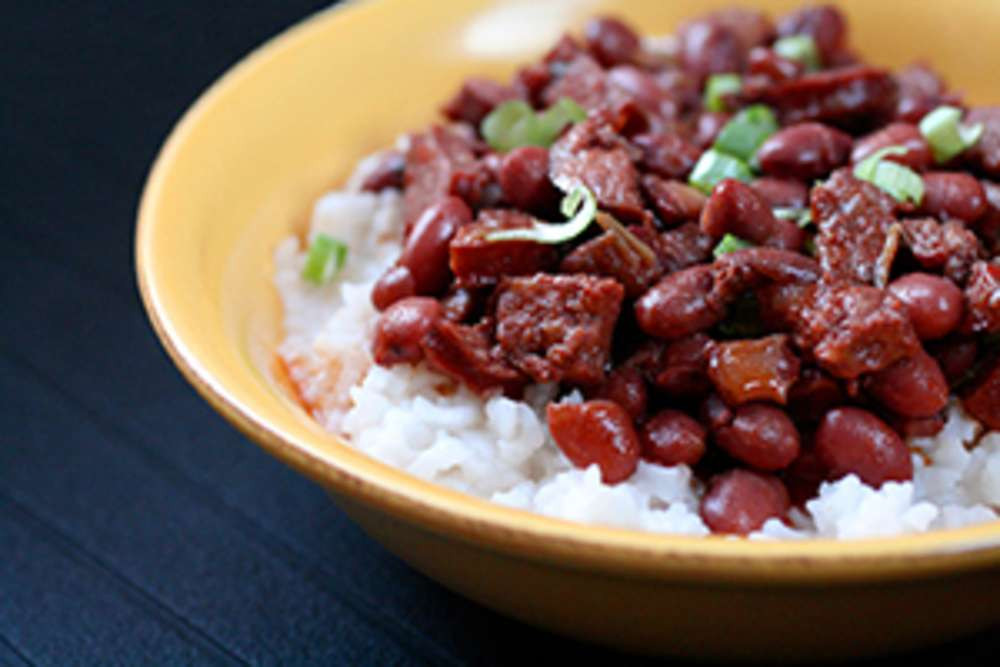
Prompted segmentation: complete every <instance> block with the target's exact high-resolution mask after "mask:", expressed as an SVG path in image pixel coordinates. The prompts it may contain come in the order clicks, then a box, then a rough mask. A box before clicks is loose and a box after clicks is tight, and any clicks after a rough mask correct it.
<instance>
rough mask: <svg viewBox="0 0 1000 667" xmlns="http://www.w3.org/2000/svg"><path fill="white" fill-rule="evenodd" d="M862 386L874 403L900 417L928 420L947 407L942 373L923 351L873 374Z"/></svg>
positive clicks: (945, 388) (930, 357)
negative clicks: (873, 398)
mask: <svg viewBox="0 0 1000 667" xmlns="http://www.w3.org/2000/svg"><path fill="white" fill-rule="evenodd" d="M865 387H866V388H867V389H868V393H870V394H871V395H872V396H873V397H875V400H877V401H878V402H879V403H881V404H882V405H884V406H885V407H887V408H889V409H890V410H892V411H893V412H895V413H896V414H898V415H902V416H903V417H930V416H932V415H934V414H937V413H938V412H940V411H941V410H943V409H944V407H945V406H946V405H947V404H948V382H947V381H946V380H945V377H944V373H942V372H941V367H940V366H938V364H937V362H936V361H934V358H933V357H932V356H930V355H929V354H927V353H926V352H924V351H923V350H921V351H920V352H918V353H917V354H914V355H913V356H912V357H908V358H906V359H900V360H899V361H897V362H896V363H894V364H893V365H892V366H889V367H888V368H886V369H883V370H881V371H879V372H877V373H873V374H872V375H871V376H869V377H868V378H867V382H866V383H865Z"/></svg>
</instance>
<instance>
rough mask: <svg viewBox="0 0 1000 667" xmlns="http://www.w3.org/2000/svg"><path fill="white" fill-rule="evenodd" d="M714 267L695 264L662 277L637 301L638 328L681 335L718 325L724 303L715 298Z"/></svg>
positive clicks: (656, 333)
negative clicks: (713, 297) (713, 293)
mask: <svg viewBox="0 0 1000 667" xmlns="http://www.w3.org/2000/svg"><path fill="white" fill-rule="evenodd" d="M713 285H714V281H713V278H712V267H711V266H708V265H703V264H701V265H698V266H693V267H691V268H689V269H684V270H683V271H677V272H675V273H671V274H669V275H667V276H665V277H664V278H662V279H660V281H659V282H658V283H656V284H655V285H653V286H652V287H650V288H649V290H647V291H646V293H645V294H643V295H642V296H641V297H639V299H638V300H637V301H636V302H635V316H636V320H637V321H638V323H639V328H641V329H642V330H643V331H644V332H646V333H648V334H649V335H651V336H656V337H657V338H666V339H671V338H681V337H683V336H687V335H688V334H693V333H695V332H698V331H702V330H704V329H708V328H709V327H711V326H713V325H715V324H716V323H717V322H719V321H720V320H721V319H722V317H723V316H724V315H725V314H726V309H725V305H724V304H722V303H718V302H717V301H715V300H713V299H712V287H713Z"/></svg>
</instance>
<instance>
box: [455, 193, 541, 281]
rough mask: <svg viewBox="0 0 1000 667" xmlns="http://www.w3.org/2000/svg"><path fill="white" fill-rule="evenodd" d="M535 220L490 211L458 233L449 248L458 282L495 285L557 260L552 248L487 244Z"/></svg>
mask: <svg viewBox="0 0 1000 667" xmlns="http://www.w3.org/2000/svg"><path fill="white" fill-rule="evenodd" d="M532 222H533V219H532V217H531V216H529V215H527V214H525V213H519V212H518V211H513V210H507V209H487V210H484V211H482V212H481V213H480V214H479V217H477V218H476V220H475V222H473V223H472V224H468V225H465V226H464V227H462V228H460V229H459V230H458V233H457V234H456V235H455V238H454V239H452V241H451V245H450V246H449V265H450V266H451V270H452V273H454V274H455V279H456V280H457V281H458V283H459V284H461V285H463V286H466V287H481V286H486V285H495V284H496V283H498V282H499V281H500V279H501V278H503V277H504V276H522V275H529V274H532V273H537V272H538V271H541V270H544V269H545V268H547V267H549V266H551V265H552V264H553V263H554V262H555V261H556V250H555V248H554V247H553V246H551V245H545V244H542V243H535V242H533V241H487V240H486V237H487V236H488V235H489V234H490V233H492V232H496V231H500V230H505V229H524V228H527V227H530V226H531V225H532Z"/></svg>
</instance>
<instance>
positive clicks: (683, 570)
mask: <svg viewBox="0 0 1000 667" xmlns="http://www.w3.org/2000/svg"><path fill="white" fill-rule="evenodd" d="M393 3H400V4H401V2H400V0H378V1H374V2H366V3H360V2H347V3H344V4H342V5H338V6H335V7H331V8H327V9H324V10H320V11H319V12H317V13H315V14H313V15H311V16H308V17H306V18H304V19H303V20H301V21H300V22H298V23H296V24H294V25H292V26H291V27H289V28H287V29H285V30H284V31H282V32H281V33H279V34H278V35H276V36H274V37H272V38H271V39H269V40H267V41H266V42H264V43H263V44H262V45H260V46H258V47H257V48H256V49H254V50H253V51H252V52H250V53H249V54H248V55H247V56H245V57H244V58H242V59H241V60H240V61H238V62H237V63H236V64H235V65H233V66H232V67H230V68H229V69H228V70H227V71H226V72H225V73H224V74H223V75H222V76H221V77H219V78H218V79H217V80H215V81H214V82H213V83H212V84H211V85H210V86H209V87H208V88H207V89H206V90H205V91H204V92H202V93H201V95H200V96H199V97H198V98H197V100H196V101H195V102H194V103H193V104H192V105H191V106H190V107H189V108H188V109H187V110H186V111H185V113H184V114H183V115H182V117H181V118H180V119H179V120H178V121H177V123H176V124H175V126H174V127H173V128H172V130H171V132H170V134H169V136H168V138H167V139H166V141H165V142H164V144H163V146H162V147H161V149H160V151H159V153H158V155H157V156H156V159H155V161H154V162H153V165H152V167H151V169H150V172H149V175H148V177H147V180H146V184H145V186H144V189H143V192H142V195H141V199H140V202H139V208H138V215H137V225H136V235H135V245H134V253H135V270H136V276H137V282H138V288H139V292H140V295H141V299H142V303H143V306H144V308H145V310H146V313H147V316H148V317H149V319H150V322H151V324H152V326H153V329H154V331H155V333H156V335H157V337H158V338H159V340H160V342H161V344H162V345H163V346H164V348H165V349H166V351H167V353H168V354H169V356H170V358H171V360H172V361H173V363H174V364H175V365H176V366H177V368H178V369H179V370H180V371H181V373H182V374H183V376H184V377H185V379H186V380H187V381H188V382H190V383H191V385H192V386H193V387H194V388H195V390H196V391H197V392H198V393H199V394H200V395H201V396H202V397H203V398H204V399H205V400H207V401H208V403H209V404H210V405H212V407H213V408H214V409H215V410H217V411H218V412H219V413H220V414H221V415H222V416H223V417H225V418H226V419H227V420H228V421H229V422H230V423H231V424H233V425H234V426H235V427H236V428H237V429H238V430H239V431H241V432H242V433H243V434H244V435H246V436H247V437H249V438H250V439H251V440H252V441H254V443H256V444H259V445H260V446H262V447H263V448H264V449H265V450H267V451H268V452H270V453H271V454H272V455H274V456H276V457H277V458H278V459H280V460H282V461H284V462H285V463H286V464H289V465H291V466H292V467H294V468H296V469H298V470H299V471H300V472H302V473H304V474H306V475H307V476H308V477H310V478H312V479H313V480H315V481H317V482H320V483H321V484H323V485H326V486H327V487H332V489H333V490H334V491H335V493H337V494H343V495H346V496H350V497H352V498H353V499H356V500H357V501H360V502H361V503H362V504H364V505H367V506H371V507H373V508H376V509H378V510H380V511H382V512H385V513H387V514H389V515H391V516H392V517H394V518H396V519H398V520H402V521H405V522H408V523H411V524H414V525H416V526H419V527H420V528H422V529H424V530H427V531H429V532H431V533H433V534H436V535H438V536H446V537H450V538H457V539H460V540H463V541H465V542H466V543H469V544H473V545H479V546H481V547H484V548H488V549H490V550H492V551H496V552H500V553H503V554H506V555H508V556H513V557H517V558H526V559H530V560H534V561H542V562H547V563H550V564H553V565H557V566H560V567H568V568H585V569H588V570H596V571H600V572H603V573H606V574H610V575H616V576H623V577H643V578H654V579H666V580H679V579H684V580H689V579H690V578H692V577H697V578H698V579H697V581H699V582H705V583H707V582H712V583H717V584H723V583H727V582H728V583H744V584H745V583H767V584H769V585H770V584H782V583H785V584H812V585H820V584H826V585H828V584H834V583H843V584H860V583H864V582H873V581H888V580H909V579H917V578H928V577H939V576H947V575H954V574H958V573H960V572H968V571H973V570H983V569H989V568H1000V520H998V521H993V522H988V523H983V524H977V525H972V526H967V527H963V528H956V529H949V530H937V531H932V532H928V533H922V534H917V535H906V536H898V537H886V538H870V539H863V540H839V541H838V540H832V539H817V538H810V539H806V540H801V541H800V540H784V541H756V540H746V539H732V538H726V537H721V536H708V537H692V536H684V535H673V534H669V533H652V532H642V531H638V530H628V529H621V528H614V527H606V526H599V525H589V524H582V523H575V522H570V521H566V520H561V519H555V518H551V517H546V516H543V515H539V514H535V513H532V512H528V511H526V510H519V509H514V508H510V507H505V506H503V505H499V504H497V503H493V502H490V501H487V500H484V499H480V498H477V497H474V496H471V495H467V494H464V493H461V492H458V491H453V490H450V489H447V488H445V487H442V486H439V485H437V484H434V483H432V482H428V481H425V480H423V479H420V478H417V477H415V476H412V475H410V474H408V473H405V472H403V471H401V470H399V469H396V468H394V467H392V466H389V465H387V464H384V463H381V462H379V461H376V460H374V459H371V458H369V457H367V456H366V455H362V457H360V459H361V460H359V459H358V457H348V458H351V459H353V460H345V457H341V456H338V452H342V451H344V449H343V448H350V445H349V444H347V443H346V442H345V441H344V440H343V439H341V438H339V437H337V436H334V435H329V436H328V438H329V440H330V441H331V442H332V443H335V446H333V447H328V448H327V450H328V451H327V453H326V455H325V456H322V457H321V456H319V455H318V454H317V453H316V452H315V451H313V450H312V449H310V448H309V447H307V446H306V443H305V442H303V441H300V440H299V439H298V438H296V437H293V436H290V435H289V434H288V433H285V432H283V431H282V430H281V429H280V428H276V427H275V426H274V425H271V424H268V423H266V422H264V420H263V419H261V418H260V417H259V416H257V415H256V414H254V412H253V411H252V410H251V409H250V408H249V407H248V406H247V405H246V404H244V403H243V402H241V401H240V400H239V399H238V398H237V397H236V396H235V395H234V393H233V391H231V390H230V388H229V387H227V386H226V383H225V381H224V380H223V379H221V378H219V377H216V376H214V375H213V374H212V373H211V372H210V371H209V370H208V369H207V368H206V366H205V364H204V363H203V362H202V360H200V359H199V358H197V356H196V355H195V354H194V353H192V351H191V349H190V348H189V347H188V346H187V345H186V344H185V341H184V340H183V338H182V336H181V335H180V334H179V333H178V331H177V329H176V327H175V324H174V322H173V319H172V317H171V313H170V312H168V311H167V310H166V309H165V308H164V305H163V302H162V301H161V297H160V290H161V277H160V276H159V274H158V271H157V249H156V247H155V244H153V243H152V238H153V234H152V231H151V230H152V229H153V228H154V227H156V226H157V225H158V224H165V223H164V222H162V218H160V216H159V215H158V209H159V207H160V203H159V202H160V197H161V194H160V193H161V190H162V185H163V182H164V180H165V178H166V175H167V174H168V173H169V172H170V170H171V169H172V168H173V167H174V165H175V164H176V162H177V161H178V157H179V156H181V155H182V154H183V151H184V149H185V146H186V145H187V140H188V137H189V135H190V134H191V130H192V128H194V127H195V126H197V124H198V123H199V119H200V118H201V117H202V115H203V114H204V113H205V112H206V110H208V109H209V108H211V107H212V105H213V104H215V103H216V100H218V99H219V98H220V97H221V96H223V95H224V94H225V92H226V91H227V90H229V89H230V88H232V87H235V86H238V85H240V84H241V82H242V81H243V80H244V79H246V78H248V77H250V76H251V75H252V73H253V71H254V69H255V68H256V67H257V66H259V65H260V64H261V63H263V62H265V61H267V60H269V59H271V58H273V57H274V56H275V55H276V54H277V53H279V52H281V51H282V50H284V49H291V48H294V47H295V44H296V42H297V41H298V40H299V39H300V38H301V37H303V36H305V35H307V34H310V33H311V32H313V31H317V30H319V29H320V28H321V27H323V28H325V27H327V26H328V25H329V24H331V23H334V22H336V23H343V24H344V25H345V27H346V26H347V25H348V24H350V23H351V22H353V21H359V20H363V19H364V17H365V16H366V15H367V14H368V13H370V12H375V11H381V10H382V9H384V8H385V7H386V6H388V5H391V4H393ZM326 444H329V443H326ZM351 451H354V452H358V450H353V449H352V450H351Z"/></svg>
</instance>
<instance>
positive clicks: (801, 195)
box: [750, 176, 809, 208]
mask: <svg viewBox="0 0 1000 667" xmlns="http://www.w3.org/2000/svg"><path fill="white" fill-rule="evenodd" d="M750 187H752V188H753V189H754V190H756V191H757V192H759V193H760V195H761V196H762V197H763V198H764V199H765V200H766V201H767V203H768V204H769V205H770V206H771V208H804V207H805V205H806V203H807V202H808V201H809V189H808V188H807V187H806V186H805V184H804V183H803V182H802V181H796V180H792V179H790V178H770V177H768V176H764V177H762V178H758V179H755V180H754V181H753V182H752V183H750Z"/></svg>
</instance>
